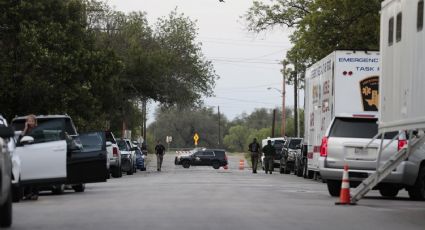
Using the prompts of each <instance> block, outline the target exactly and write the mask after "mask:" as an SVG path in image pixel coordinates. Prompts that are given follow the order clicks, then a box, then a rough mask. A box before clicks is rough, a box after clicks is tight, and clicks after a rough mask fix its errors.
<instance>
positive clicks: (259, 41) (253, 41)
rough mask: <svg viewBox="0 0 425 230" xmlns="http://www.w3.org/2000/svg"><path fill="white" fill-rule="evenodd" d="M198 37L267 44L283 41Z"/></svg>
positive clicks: (210, 38) (211, 38)
mask: <svg viewBox="0 0 425 230" xmlns="http://www.w3.org/2000/svg"><path fill="white" fill-rule="evenodd" d="M199 38H201V39H204V40H218V41H233V42H251V43H267V44H282V43H284V41H266V40H256V39H232V38H218V37H199Z"/></svg>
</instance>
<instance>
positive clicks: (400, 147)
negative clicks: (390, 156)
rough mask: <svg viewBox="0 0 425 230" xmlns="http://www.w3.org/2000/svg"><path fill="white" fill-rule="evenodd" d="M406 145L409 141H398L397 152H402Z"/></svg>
mask: <svg viewBox="0 0 425 230" xmlns="http://www.w3.org/2000/svg"><path fill="white" fill-rule="evenodd" d="M405 145H407V140H400V139H399V140H398V146H397V150H398V151H400V150H401V149H402V148H403V147H404V146H405Z"/></svg>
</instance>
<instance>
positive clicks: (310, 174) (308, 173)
mask: <svg viewBox="0 0 425 230" xmlns="http://www.w3.org/2000/svg"><path fill="white" fill-rule="evenodd" d="M313 177H314V171H312V170H307V178H308V179H313Z"/></svg>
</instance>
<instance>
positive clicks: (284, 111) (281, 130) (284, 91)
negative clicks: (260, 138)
mask: <svg viewBox="0 0 425 230" xmlns="http://www.w3.org/2000/svg"><path fill="white" fill-rule="evenodd" d="M282 64H283V70H282V75H283V82H282V124H281V125H280V135H281V136H282V137H284V136H285V127H286V107H285V96H286V76H285V74H286V73H285V71H286V64H287V63H286V60H283V62H282Z"/></svg>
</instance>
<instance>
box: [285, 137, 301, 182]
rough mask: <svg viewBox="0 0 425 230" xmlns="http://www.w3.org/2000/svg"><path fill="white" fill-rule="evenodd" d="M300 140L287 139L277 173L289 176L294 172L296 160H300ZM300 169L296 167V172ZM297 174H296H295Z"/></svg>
mask: <svg viewBox="0 0 425 230" xmlns="http://www.w3.org/2000/svg"><path fill="white" fill-rule="evenodd" d="M302 140H303V139H302V138H295V137H291V138H288V139H287V140H286V142H285V144H284V145H283V147H282V158H281V159H280V167H279V171H280V173H285V174H289V173H291V172H293V171H295V165H296V159H297V158H298V159H301V155H302V154H301V143H302ZM302 169H303V168H300V167H298V168H297V170H301V172H299V173H302ZM296 174H297V172H296Z"/></svg>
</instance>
